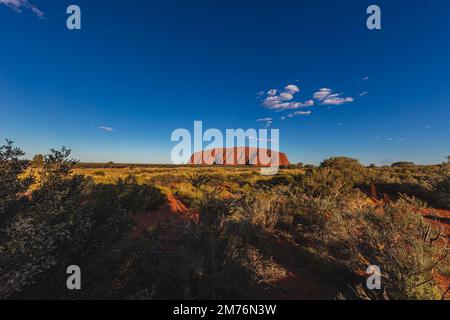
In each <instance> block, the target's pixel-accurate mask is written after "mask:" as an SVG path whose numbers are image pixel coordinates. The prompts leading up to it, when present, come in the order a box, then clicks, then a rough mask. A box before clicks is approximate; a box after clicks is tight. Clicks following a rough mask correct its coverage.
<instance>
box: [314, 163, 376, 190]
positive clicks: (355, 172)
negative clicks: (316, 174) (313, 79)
mask: <svg viewBox="0 0 450 320" xmlns="http://www.w3.org/2000/svg"><path fill="white" fill-rule="evenodd" d="M320 167H321V168H330V169H333V170H336V171H339V172H340V173H341V174H342V175H343V176H344V177H345V179H347V180H348V181H349V182H351V183H352V184H358V183H362V182H364V180H365V179H366V176H367V170H366V168H365V167H364V166H363V165H361V164H360V163H359V161H358V160H356V159H352V158H348V157H334V158H329V159H326V160H324V161H323V162H322V163H321V164H320Z"/></svg>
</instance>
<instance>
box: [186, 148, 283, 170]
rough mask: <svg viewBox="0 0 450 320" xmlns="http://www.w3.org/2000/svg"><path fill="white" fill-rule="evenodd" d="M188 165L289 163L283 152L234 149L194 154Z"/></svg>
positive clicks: (274, 164) (220, 149)
mask: <svg viewBox="0 0 450 320" xmlns="http://www.w3.org/2000/svg"><path fill="white" fill-rule="evenodd" d="M189 164H197V165H214V164H216V165H226V166H237V165H254V166H277V165H278V166H283V165H289V164H290V163H289V160H288V158H287V156H286V154H284V153H283V152H277V151H272V150H267V149H261V148H250V147H234V148H215V149H210V150H204V151H199V152H195V153H194V154H192V156H191V158H190V159H189Z"/></svg>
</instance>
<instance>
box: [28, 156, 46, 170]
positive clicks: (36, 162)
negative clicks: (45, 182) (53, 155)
mask: <svg viewBox="0 0 450 320" xmlns="http://www.w3.org/2000/svg"><path fill="white" fill-rule="evenodd" d="M31 164H32V166H33V167H35V168H42V167H43V166H44V156H43V155H42V154H36V155H34V157H33V160H32V161H31Z"/></svg>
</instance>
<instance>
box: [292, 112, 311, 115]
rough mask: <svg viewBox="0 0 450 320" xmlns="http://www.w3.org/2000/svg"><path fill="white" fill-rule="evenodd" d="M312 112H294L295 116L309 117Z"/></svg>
mask: <svg viewBox="0 0 450 320" xmlns="http://www.w3.org/2000/svg"><path fill="white" fill-rule="evenodd" d="M310 114H311V111H294V115H295V116H309V115H310Z"/></svg>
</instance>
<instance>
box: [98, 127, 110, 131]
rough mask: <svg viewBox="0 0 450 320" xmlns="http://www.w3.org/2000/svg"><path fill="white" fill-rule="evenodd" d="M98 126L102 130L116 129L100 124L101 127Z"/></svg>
mask: <svg viewBox="0 0 450 320" xmlns="http://www.w3.org/2000/svg"><path fill="white" fill-rule="evenodd" d="M98 128H99V129H100V130H103V131H108V132H113V131H114V129H113V128H111V127H105V126H100V127H98Z"/></svg>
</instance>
